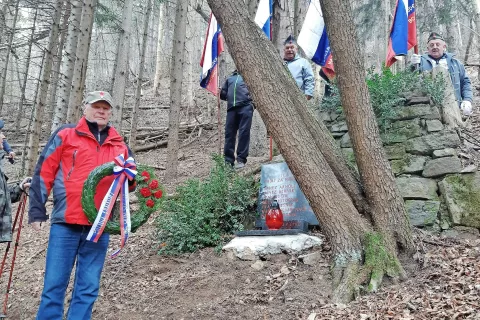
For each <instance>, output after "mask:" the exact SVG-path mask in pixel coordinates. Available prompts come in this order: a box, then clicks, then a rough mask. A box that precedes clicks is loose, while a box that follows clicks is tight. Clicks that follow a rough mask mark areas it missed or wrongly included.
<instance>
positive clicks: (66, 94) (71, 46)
mask: <svg viewBox="0 0 480 320" xmlns="http://www.w3.org/2000/svg"><path fill="white" fill-rule="evenodd" d="M81 15H82V2H81V1H79V0H73V1H72V8H71V11H70V18H69V22H68V32H67V43H66V45H65V56H64V57H63V58H62V66H61V67H60V70H61V72H60V81H59V82H58V89H57V90H58V97H57V103H56V105H55V111H54V117H53V122H52V129H51V130H50V131H51V132H54V131H55V130H56V129H57V128H58V127H59V126H61V125H62V124H64V123H65V121H66V120H67V110H68V99H69V98H70V91H71V89H72V79H73V72H74V70H75V58H76V51H77V44H78V34H79V32H80V23H81Z"/></svg>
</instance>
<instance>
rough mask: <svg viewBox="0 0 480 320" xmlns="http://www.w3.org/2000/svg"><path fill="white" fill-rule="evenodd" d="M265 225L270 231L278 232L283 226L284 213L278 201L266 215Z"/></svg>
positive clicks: (273, 202)
mask: <svg viewBox="0 0 480 320" xmlns="http://www.w3.org/2000/svg"><path fill="white" fill-rule="evenodd" d="M265 224H266V225H267V227H268V229H270V230H278V229H280V228H281V227H282V226H283V213H282V210H280V206H279V205H278V201H277V200H275V199H274V200H273V201H272V203H271V204H270V208H269V209H268V211H267V214H266V215H265Z"/></svg>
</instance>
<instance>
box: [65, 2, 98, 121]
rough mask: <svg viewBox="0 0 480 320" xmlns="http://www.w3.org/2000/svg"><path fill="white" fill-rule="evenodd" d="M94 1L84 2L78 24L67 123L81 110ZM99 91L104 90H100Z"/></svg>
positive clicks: (75, 119) (74, 119) (73, 119)
mask: <svg viewBox="0 0 480 320" xmlns="http://www.w3.org/2000/svg"><path fill="white" fill-rule="evenodd" d="M95 4H96V0H84V1H83V9H82V19H81V22H80V34H79V36H78V44H77V51H76V53H75V54H76V58H75V68H74V70H73V77H72V89H71V90H70V98H69V99H68V109H67V122H69V123H74V122H76V121H77V118H76V115H77V110H78V109H80V108H81V105H82V99H83V88H84V82H85V72H86V71H87V64H88V51H89V49H90V40H91V38H92V24H93V17H94V11H95ZM100 90H104V89H103V88H100Z"/></svg>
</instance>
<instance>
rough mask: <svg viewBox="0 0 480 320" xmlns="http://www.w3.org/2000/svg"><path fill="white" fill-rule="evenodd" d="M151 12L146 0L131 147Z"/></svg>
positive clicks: (134, 135) (149, 4) (134, 137)
mask: <svg viewBox="0 0 480 320" xmlns="http://www.w3.org/2000/svg"><path fill="white" fill-rule="evenodd" d="M151 13H152V0H148V3H147V6H146V7H145V14H144V19H145V21H144V22H143V36H142V48H141V50H140V65H139V67H138V78H137V90H136V92H135V105H134V107H133V110H132V116H131V121H132V125H131V127H130V139H129V144H130V147H131V148H134V147H135V145H136V140H137V124H138V123H137V122H138V110H139V107H140V99H141V91H142V78H143V70H144V69H145V52H146V50H147V40H148V22H149V21H150V14H151Z"/></svg>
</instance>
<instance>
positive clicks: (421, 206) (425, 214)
mask: <svg viewBox="0 0 480 320" xmlns="http://www.w3.org/2000/svg"><path fill="white" fill-rule="evenodd" d="M439 208H440V201H422V200H407V201H405V210H407V213H408V217H409V218H410V222H411V223H412V225H413V226H416V227H425V226H432V225H433V224H434V223H435V220H436V219H437V213H438V209H439Z"/></svg>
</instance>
